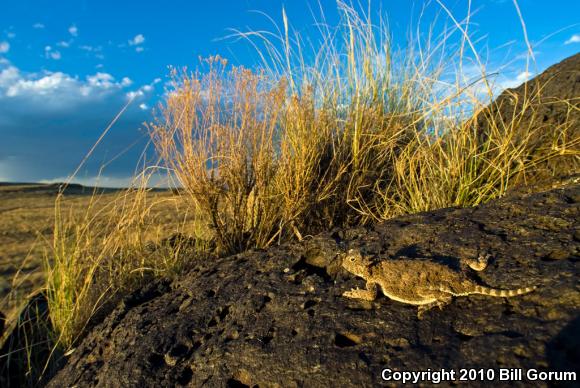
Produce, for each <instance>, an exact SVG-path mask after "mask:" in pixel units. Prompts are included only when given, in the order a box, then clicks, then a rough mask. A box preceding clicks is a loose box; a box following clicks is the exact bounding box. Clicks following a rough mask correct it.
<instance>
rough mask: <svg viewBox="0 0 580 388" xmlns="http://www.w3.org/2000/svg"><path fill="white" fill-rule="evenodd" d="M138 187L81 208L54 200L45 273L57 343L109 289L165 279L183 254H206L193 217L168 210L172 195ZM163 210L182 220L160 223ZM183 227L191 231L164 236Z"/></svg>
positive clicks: (64, 342) (65, 341) (63, 344)
mask: <svg viewBox="0 0 580 388" xmlns="http://www.w3.org/2000/svg"><path fill="white" fill-rule="evenodd" d="M144 186H145V185H144ZM144 186H143V187H139V188H136V189H127V190H123V191H120V192H119V193H118V194H115V195H114V196H113V198H112V199H111V195H110V194H109V195H107V196H106V197H105V196H104V195H102V194H99V193H95V194H94V195H93V197H92V198H91V201H90V204H89V206H88V208H86V209H82V211H80V212H79V209H76V208H74V205H71V206H70V207H69V208H68V211H67V210H64V209H63V204H66V201H65V198H64V196H63V195H62V194H61V195H59V197H58V198H57V200H56V207H55V225H54V237H53V241H52V243H51V246H50V250H49V251H48V252H47V254H46V260H45V271H46V276H47V282H46V294H47V300H48V305H49V309H50V320H51V324H52V327H53V330H54V332H55V333H56V336H57V340H56V344H57V346H59V348H61V349H64V350H68V349H70V348H71V347H73V346H74V345H75V344H76V342H77V340H78V338H79V336H80V335H81V334H82V333H83V331H84V330H85V327H86V325H87V324H88V323H89V320H90V319H91V317H93V316H94V314H95V313H96V312H97V311H98V310H99V309H100V308H102V307H103V306H104V305H105V304H107V303H109V302H111V300H113V301H114V300H115V297H116V295H119V294H122V293H126V292H129V291H130V290H132V289H134V288H135V287H137V286H139V285H141V284H143V282H144V281H145V280H148V279H151V278H159V277H172V276H174V275H175V274H178V273H180V272H181V270H182V269H183V268H185V267H186V264H187V263H186V262H184V258H185V256H186V254H187V253H189V252H190V251H194V252H196V253H197V254H198V255H202V254H203V253H204V252H206V250H207V247H206V246H205V245H203V243H202V238H207V235H205V236H204V234H203V233H202V232H201V231H200V230H199V227H200V224H199V223H197V222H194V221H191V222H190V221H188V219H189V220H193V219H195V214H194V215H192V216H191V217H189V215H187V214H181V215H180V214H179V213H178V212H177V211H175V210H173V211H171V207H172V206H175V203H173V202H175V201H176V198H178V197H174V196H169V195H165V196H163V197H159V198H156V197H153V195H152V194H151V193H150V190H149V189H146V188H145V187H144ZM151 197H153V199H151ZM180 210H181V209H180ZM163 212H171V213H172V214H176V216H178V217H184V218H183V219H182V221H181V222H175V223H174V224H173V225H168V224H163V223H162V222H161V221H160V220H159V219H157V217H156V214H157V213H161V214H162V213H163ZM186 223H187V224H186ZM163 227H165V229H162V228H163ZM182 232H184V233H186V234H187V236H190V237H187V238H186V237H183V238H180V239H175V238H174V239H173V240H171V241H169V240H168V239H169V238H170V236H171V235H174V236H175V235H177V233H182ZM180 236H184V235H182V234H180ZM174 240H175V241H174ZM169 248H171V249H169Z"/></svg>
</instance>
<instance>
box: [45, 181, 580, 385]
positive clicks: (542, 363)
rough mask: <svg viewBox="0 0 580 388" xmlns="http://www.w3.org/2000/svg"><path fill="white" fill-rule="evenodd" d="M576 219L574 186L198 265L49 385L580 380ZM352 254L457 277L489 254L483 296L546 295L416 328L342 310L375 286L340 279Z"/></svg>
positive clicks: (118, 316) (355, 306)
mask: <svg viewBox="0 0 580 388" xmlns="http://www.w3.org/2000/svg"><path fill="white" fill-rule="evenodd" d="M579 219H580V185H578V184H576V185H573V186H568V187H566V188H562V189H557V190H552V191H549V192H542V193H535V194H531V195H529V194H523V193H512V194H510V195H509V196H507V197H505V198H503V199H501V200H497V201H493V202H490V203H488V204H486V205H482V206H479V207H476V208H465V209H459V208H448V209H442V210H438V211H433V212H429V213H422V214H415V215H410V216H405V217H400V218H397V219H393V220H391V221H388V222H384V223H381V224H378V225H375V226H372V227H369V228H356V229H350V230H335V231H333V232H329V233H326V234H323V235H319V236H316V237H314V238H312V239H310V240H308V241H305V242H303V243H300V244H288V245H284V246H280V247H276V248H273V249H270V250H268V251H251V252H247V253H244V254H240V255H236V256H232V257H227V258H223V259H219V260H215V261H205V262H202V261H200V262H198V263H195V265H193V268H194V269H193V270H192V271H190V272H189V273H188V274H187V275H185V276H183V277H182V278H180V279H179V280H177V281H175V282H173V283H169V282H157V283H153V284H151V285H149V286H148V287H146V288H144V289H142V290H140V291H138V292H136V293H134V294H132V295H130V296H129V297H127V298H125V299H124V300H123V301H122V302H121V303H120V304H119V305H118V306H117V307H116V309H115V310H114V311H113V312H112V313H111V314H110V315H109V316H108V317H107V318H105V320H104V321H103V322H102V323H100V324H99V325H97V326H96V327H95V328H94V329H93V330H92V331H91V332H90V333H89V334H88V336H87V337H86V338H85V339H84V340H83V342H82V343H81V344H80V345H79V346H78V348H77V349H76V350H75V351H74V352H73V353H72V354H71V355H70V356H69V359H68V362H67V365H66V366H65V367H64V368H63V369H62V370H61V371H60V372H59V373H58V375H57V376H56V377H55V378H54V379H53V380H52V381H51V382H50V383H49V385H50V386H52V387H64V386H83V387H85V386H119V387H130V386H143V387H144V386H159V387H163V386H238V387H240V386H249V387H257V386H259V387H275V386H280V387H292V386H296V387H301V386H309V387H310V386H331V385H337V386H344V387H347V386H373V385H377V384H381V383H382V382H381V371H382V370H383V369H384V368H392V369H394V370H427V369H428V368H431V369H432V370H436V369H439V368H446V369H450V368H452V369H455V370H459V369H460V368H498V367H506V368H507V367H510V368H523V369H525V370H527V369H530V368H535V369H539V370H551V371H555V370H568V371H574V370H575V371H576V372H579V370H578V366H579V365H580V363H579V362H578V361H579V360H580V346H579V345H580V344H579V343H578V342H579V336H578V333H579V332H580V286H579V283H578V275H579V273H580V263H579V261H578V259H579V252H580V226H579V225H578V220H579ZM347 248H357V249H361V250H362V251H363V252H365V253H366V254H368V255H371V256H374V257H375V258H376V259H379V260H380V259H388V258H396V257H402V256H405V257H409V258H412V259H416V258H421V257H424V258H428V259H430V260H435V261H438V262H442V263H446V264H448V265H451V266H454V265H456V262H457V259H458V258H460V257H463V256H469V257H473V256H476V255H477V254H478V253H480V252H489V253H491V254H492V255H493V257H494V258H495V259H494V260H493V261H492V262H491V263H490V265H489V267H488V268H487V269H486V270H485V271H483V272H481V273H478V274H477V275H474V276H476V277H478V278H479V281H480V282H481V283H482V284H487V285H489V286H492V287H499V288H501V287H504V288H514V287H521V286H528V285H538V286H539V287H540V288H539V289H538V290H537V291H535V292H533V293H531V294H528V295H525V296H521V297H514V298H491V297H485V296H470V297H463V298H456V299H455V300H454V301H453V302H452V303H451V305H449V306H447V307H446V308H444V309H443V310H442V311H440V310H438V309H435V310H431V311H429V312H427V313H426V314H425V316H424V318H423V319H422V320H418V319H417V308H416V307H414V306H410V305H406V304H402V303H398V302H395V301H392V300H389V299H387V298H385V297H382V296H381V297H379V298H378V299H377V300H376V301H374V302H361V301H356V300H349V299H346V298H344V297H342V296H341V294H342V293H343V292H344V291H346V290H349V289H351V288H353V287H357V286H358V287H364V282H363V281H362V280H361V279H356V278H354V277H353V276H351V275H350V274H348V273H347V272H345V271H343V270H342V269H341V267H340V257H341V255H340V252H343V251H344V250H345V249H347ZM191 260H196V258H195V257H192V258H191ZM478 384H481V385H488V384H489V383H487V384H484V383H477V382H476V383H472V384H470V385H471V386H473V385H476V386H477V385H478ZM496 384H497V385H501V383H497V382H496ZM529 384H530V383H529V382H527V381H525V380H524V381H523V382H519V383H518V382H515V383H512V384H511V385H514V386H529ZM542 384H546V383H542ZM542 384H539V385H540V386H541V385H542Z"/></svg>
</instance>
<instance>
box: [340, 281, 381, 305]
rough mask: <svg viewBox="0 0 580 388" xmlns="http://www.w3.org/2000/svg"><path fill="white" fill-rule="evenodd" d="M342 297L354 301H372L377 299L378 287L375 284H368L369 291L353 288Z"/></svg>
mask: <svg viewBox="0 0 580 388" xmlns="http://www.w3.org/2000/svg"><path fill="white" fill-rule="evenodd" d="M342 296H345V297H347V298H353V299H362V300H368V301H372V300H375V298H376V297H377V285H376V283H373V282H367V289H366V290H361V289H360V288H353V289H352V290H350V291H345V292H344V293H343V294H342Z"/></svg>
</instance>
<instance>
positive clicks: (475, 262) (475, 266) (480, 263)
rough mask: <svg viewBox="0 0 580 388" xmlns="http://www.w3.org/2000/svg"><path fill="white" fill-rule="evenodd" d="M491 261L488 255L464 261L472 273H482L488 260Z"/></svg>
mask: <svg viewBox="0 0 580 388" xmlns="http://www.w3.org/2000/svg"><path fill="white" fill-rule="evenodd" d="M490 259H491V255H490V254H485V255H479V256H478V257H477V259H469V260H466V262H467V265H468V266H469V268H471V269H472V270H474V271H483V270H484V269H486V268H487V265H488V264H489V260H490Z"/></svg>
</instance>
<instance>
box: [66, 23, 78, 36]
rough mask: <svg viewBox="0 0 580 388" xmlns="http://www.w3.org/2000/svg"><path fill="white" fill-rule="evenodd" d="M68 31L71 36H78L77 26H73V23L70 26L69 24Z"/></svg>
mask: <svg viewBox="0 0 580 388" xmlns="http://www.w3.org/2000/svg"><path fill="white" fill-rule="evenodd" d="M68 32H69V33H70V34H71V35H72V36H75V37H76V36H79V29H78V28H77V26H75V25H74V24H73V25H72V26H70V27H69V28H68Z"/></svg>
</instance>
